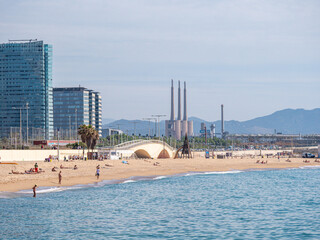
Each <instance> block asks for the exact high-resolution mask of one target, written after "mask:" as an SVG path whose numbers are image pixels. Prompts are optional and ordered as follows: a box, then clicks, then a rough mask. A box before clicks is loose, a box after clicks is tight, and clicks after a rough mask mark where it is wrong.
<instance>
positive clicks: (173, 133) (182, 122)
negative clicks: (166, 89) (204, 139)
mask: <svg viewBox="0 0 320 240" xmlns="http://www.w3.org/2000/svg"><path fill="white" fill-rule="evenodd" d="M183 103H184V106H183V119H181V88H180V81H178V117H177V119H175V116H174V87H173V80H171V115H170V120H166V122H165V125H166V137H174V138H175V139H177V140H181V138H183V137H184V136H185V135H186V134H187V135H188V136H193V121H188V115H187V85H186V82H184V96H183Z"/></svg>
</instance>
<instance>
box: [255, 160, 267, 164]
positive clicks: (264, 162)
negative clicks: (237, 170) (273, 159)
mask: <svg viewBox="0 0 320 240" xmlns="http://www.w3.org/2000/svg"><path fill="white" fill-rule="evenodd" d="M256 163H260V164H267V163H268V160H266V161H263V160H262V161H261V162H260V160H257V161H256Z"/></svg>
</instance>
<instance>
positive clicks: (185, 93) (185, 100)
mask: <svg viewBox="0 0 320 240" xmlns="http://www.w3.org/2000/svg"><path fill="white" fill-rule="evenodd" d="M183 120H184V121H188V115H187V84H186V82H184V111H183Z"/></svg>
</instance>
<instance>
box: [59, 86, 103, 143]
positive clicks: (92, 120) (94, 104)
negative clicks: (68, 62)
mask: <svg viewBox="0 0 320 240" xmlns="http://www.w3.org/2000/svg"><path fill="white" fill-rule="evenodd" d="M53 103H54V104H53V112H54V129H55V134H57V130H58V129H59V134H60V137H61V138H62V139H63V138H64V139H76V138H77V129H78V128H79V126H80V125H82V124H86V125H89V124H90V125H91V126H93V127H94V128H95V129H96V130H98V132H99V135H100V136H101V135H102V106H101V95H100V93H99V92H95V91H93V90H89V89H87V88H84V87H68V88H54V89H53Z"/></svg>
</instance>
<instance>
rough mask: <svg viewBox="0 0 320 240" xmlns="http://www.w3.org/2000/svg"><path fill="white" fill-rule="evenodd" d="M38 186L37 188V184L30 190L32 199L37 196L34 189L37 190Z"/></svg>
mask: <svg viewBox="0 0 320 240" xmlns="http://www.w3.org/2000/svg"><path fill="white" fill-rule="evenodd" d="M37 187H38V186H37V184H36V185H34V187H33V188H32V190H33V197H36V196H37V193H36V188H37Z"/></svg>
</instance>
